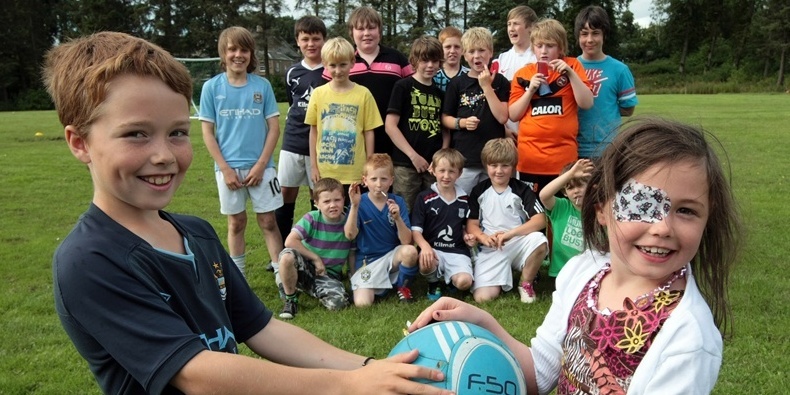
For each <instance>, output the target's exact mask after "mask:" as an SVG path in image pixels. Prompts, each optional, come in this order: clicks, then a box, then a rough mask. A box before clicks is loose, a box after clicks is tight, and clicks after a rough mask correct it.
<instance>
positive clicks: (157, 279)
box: [44, 32, 449, 395]
mask: <svg viewBox="0 0 790 395" xmlns="http://www.w3.org/2000/svg"><path fill="white" fill-rule="evenodd" d="M44 79H45V81H46V82H45V83H46V86H47V91H48V92H49V93H50V95H51V96H52V98H53V101H54V102H55V106H56V109H57V112H58V117H59V118H60V120H61V123H62V124H63V125H64V131H65V139H66V143H67V145H68V146H69V149H70V150H71V153H72V154H73V155H74V156H75V157H76V158H77V159H78V160H79V161H80V162H82V163H83V164H84V165H86V166H87V167H88V170H89V173H90V176H91V180H92V182H93V199H92V201H91V204H90V207H89V208H88V210H87V211H86V212H85V213H84V214H83V215H81V216H80V218H79V220H78V222H77V224H76V225H75V226H74V228H73V229H72V231H71V232H70V233H69V235H68V236H66V238H65V239H64V240H63V243H61V245H60V246H59V247H58V249H57V251H56V252H55V255H54V258H53V264H52V265H53V282H54V294H55V309H56V311H57V312H58V317H59V318H60V321H61V324H62V325H63V328H64V329H65V330H66V333H67V334H68V336H69V337H70V338H71V340H72V342H73V344H74V346H75V347H76V348H77V351H79V353H80V354H81V355H82V356H83V358H85V359H86V360H87V361H88V364H89V366H90V369H91V371H92V372H93V374H94V377H95V378H96V381H97V382H98V384H99V387H100V388H101V391H102V392H104V393H113V394H115V393H155V394H159V393H177V392H178V393H196V392H203V391H206V392H214V393H241V392H249V391H253V392H258V393H264V392H273V391H276V392H288V391H289V390H283V388H288V389H290V391H292V392H296V393H319V392H322V391H330V392H338V393H346V394H351V393H356V394H366V393H371V392H372V393H383V392H385V391H389V390H392V388H393V383H394V385H395V386H396V387H397V388H400V390H399V392H401V393H413V392H415V391H419V392H423V393H426V394H428V393H430V394H436V395H439V394H444V395H447V394H449V391H442V390H440V389H438V388H436V387H432V386H429V385H427V384H420V383H415V382H414V381H410V380H408V378H409V376H414V377H415V378H427V379H431V380H443V379H444V377H443V376H442V375H441V373H440V372H437V371H435V370H428V369H420V370H415V368H414V366H411V365H407V364H405V363H400V362H410V361H413V360H414V359H415V358H417V352H416V350H415V351H414V352H412V353H410V354H402V355H400V356H397V357H395V358H392V359H390V360H388V361H376V362H374V363H368V362H369V360H370V359H369V358H367V359H366V357H364V356H360V355H355V354H352V353H349V352H346V351H343V350H340V349H337V348H335V347H334V346H331V345H329V344H328V343H326V342H324V341H322V340H320V339H318V338H317V337H315V336H313V335H311V334H310V333H308V332H306V331H304V330H302V329H300V328H297V327H295V326H293V325H289V324H287V323H284V322H281V321H277V320H275V319H272V312H271V311H270V310H268V309H266V307H265V306H264V305H263V303H261V301H260V300H259V299H258V298H257V296H255V293H254V292H253V291H252V290H251V289H250V287H249V286H248V285H247V282H246V280H245V279H244V277H243V276H242V274H241V272H240V271H239V270H238V268H237V267H236V265H235V264H234V263H233V261H232V260H231V258H230V256H228V253H227V252H225V250H224V248H223V246H222V243H221V242H220V241H219V238H218V237H217V235H216V233H215V231H214V229H212V227H211V225H209V224H208V223H207V222H206V221H204V220H201V219H199V218H196V217H192V216H186V215H177V214H170V213H168V212H166V211H164V208H165V207H166V206H167V205H168V204H169V203H170V201H171V199H172V197H173V195H174V193H175V192H176V189H178V187H179V185H180V184H181V181H182V180H183V179H184V175H185V173H186V171H187V168H188V167H189V165H190V163H191V160H192V145H191V143H190V141H189V129H190V121H189V102H190V99H191V96H192V81H191V79H190V77H189V73H188V72H187V70H186V68H185V67H184V66H183V65H182V64H180V63H179V62H178V61H176V60H175V59H174V58H173V57H172V56H170V54H168V53H167V52H165V51H164V50H163V49H162V48H160V47H158V46H156V45H153V44H151V43H149V42H147V41H145V40H142V39H139V38H136V37H132V36H130V35H127V34H123V33H115V32H101V33H96V34H93V35H91V36H87V37H83V38H78V39H75V40H72V41H68V42H66V43H63V44H60V45H58V46H57V47H55V48H54V49H52V50H50V52H48V54H47V56H46V60H45V65H44ZM272 339H276V341H273V340H272ZM241 343H245V344H246V345H247V347H249V348H250V349H251V350H252V351H253V352H255V353H256V354H258V355H260V356H261V357H263V358H264V359H259V358H251V357H248V356H245V355H241V354H239V344H241ZM317 356H319V357H317ZM271 360H277V361H278V362H279V364H276V363H273V362H270V361H271ZM287 365H290V366H300V367H302V368H293V367H289V366H287ZM363 365H368V367H365V368H362V369H360V367H362V366H363ZM221 372H233V374H221ZM218 373H220V374H218ZM382 376H385V377H382ZM415 386H419V387H421V388H416V387H415ZM385 387H386V388H385Z"/></svg>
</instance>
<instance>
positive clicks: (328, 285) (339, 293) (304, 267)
mask: <svg viewBox="0 0 790 395" xmlns="http://www.w3.org/2000/svg"><path fill="white" fill-rule="evenodd" d="M283 254H293V256H294V257H295V258H296V259H295V262H294V265H295V266H296V272H297V273H298V279H297V280H296V287H297V288H298V289H300V290H301V291H302V292H304V293H306V294H308V295H310V296H312V297H314V298H317V299H318V300H319V301H320V302H321V304H322V305H324V307H326V308H327V309H329V310H340V309H342V308H345V307H347V306H349V305H350V304H351V303H350V298H349V296H348V292H346V287H345V285H344V284H343V277H342V275H339V274H336V273H335V272H332V271H330V270H328V269H327V271H326V275H323V276H316V274H315V265H314V264H313V261H310V260H307V259H304V257H303V256H302V254H300V253H299V252H298V251H296V250H294V249H293V248H285V249H283V250H282V252H280V256H282V255H283Z"/></svg>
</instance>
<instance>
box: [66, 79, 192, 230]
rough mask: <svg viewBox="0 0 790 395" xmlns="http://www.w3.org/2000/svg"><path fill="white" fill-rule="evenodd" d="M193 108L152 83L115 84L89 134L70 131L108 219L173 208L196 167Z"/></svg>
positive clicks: (71, 145)
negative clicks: (189, 172) (188, 172)
mask: <svg viewBox="0 0 790 395" xmlns="http://www.w3.org/2000/svg"><path fill="white" fill-rule="evenodd" d="M189 126H190V122H189V103H188V102H187V101H186V99H185V97H184V96H183V95H182V94H179V93H176V92H175V91H173V90H172V89H170V87H168V86H167V85H166V84H165V83H164V82H162V81H161V80H159V79H156V78H153V77H139V76H135V75H129V74H126V75H121V76H119V77H116V78H114V79H113V80H111V81H110V87H109V89H108V91H107V97H106V99H105V100H104V102H103V103H102V104H101V108H100V109H99V116H98V117H97V119H96V121H94V122H93V123H92V124H91V125H90V126H89V129H90V130H89V131H88V132H87V134H80V133H77V130H76V129H75V128H74V127H73V126H71V125H69V126H67V127H66V140H67V142H68V144H69V148H70V149H71V151H72V153H73V154H74V156H76V157H77V158H78V159H79V160H81V161H82V162H83V163H85V164H87V165H88V168H89V169H90V173H91V178H92V179H93V187H94V193H93V202H94V203H95V204H96V205H97V206H98V207H99V208H101V209H102V210H103V211H105V212H106V213H107V214H108V215H110V216H114V215H141V214H143V213H144V212H146V211H152V210H153V211H155V210H160V209H162V208H164V207H165V206H167V204H168V203H170V200H171V199H172V197H173V194H174V193H175V191H176V189H178V186H179V185H180V184H181V181H182V180H183V179H184V175H185V173H186V170H187V168H188V167H189V165H190V163H192V144H191V142H190V140H189Z"/></svg>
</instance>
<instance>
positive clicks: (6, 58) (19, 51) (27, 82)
mask: <svg viewBox="0 0 790 395" xmlns="http://www.w3.org/2000/svg"><path fill="white" fill-rule="evenodd" d="M55 3H56V1H53V0H6V1H3V2H2V4H1V5H0V109H9V107H10V103H11V102H12V101H13V100H14V99H16V98H17V97H19V95H20V94H22V93H23V92H25V91H27V90H31V89H41V87H42V86H41V78H40V70H39V67H40V65H41V62H42V59H43V56H44V53H45V52H46V51H47V50H48V49H49V48H50V47H51V46H52V43H53V40H54V37H55V34H56V32H57V26H56V18H55V14H54V12H53V9H54V6H55V5H56V4H55Z"/></svg>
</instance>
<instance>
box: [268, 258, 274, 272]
mask: <svg viewBox="0 0 790 395" xmlns="http://www.w3.org/2000/svg"><path fill="white" fill-rule="evenodd" d="M266 271H267V272H272V273H274V264H272V261H269V264H268V265H266Z"/></svg>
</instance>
